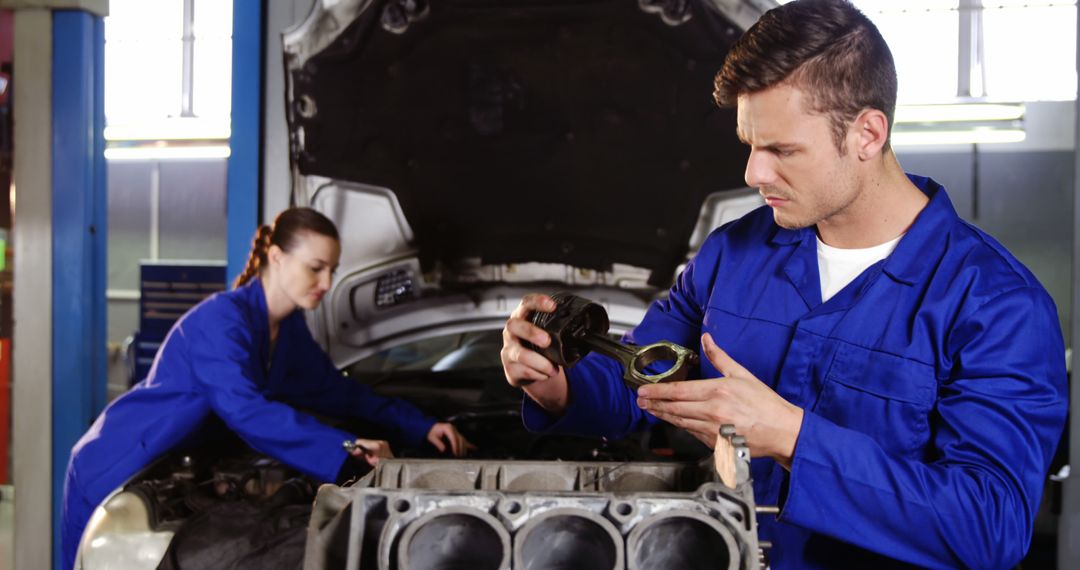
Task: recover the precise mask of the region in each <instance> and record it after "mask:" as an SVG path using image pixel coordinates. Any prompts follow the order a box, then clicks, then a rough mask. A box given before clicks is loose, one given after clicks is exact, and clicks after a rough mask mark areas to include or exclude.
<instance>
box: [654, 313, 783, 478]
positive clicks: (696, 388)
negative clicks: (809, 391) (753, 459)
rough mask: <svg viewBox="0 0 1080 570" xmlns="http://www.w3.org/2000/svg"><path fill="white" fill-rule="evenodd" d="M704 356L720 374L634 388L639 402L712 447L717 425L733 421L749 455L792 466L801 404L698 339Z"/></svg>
mask: <svg viewBox="0 0 1080 570" xmlns="http://www.w3.org/2000/svg"><path fill="white" fill-rule="evenodd" d="M701 344H702V347H703V348H704V349H705V356H706V357H707V358H708V359H709V362H712V364H713V366H715V367H716V369H717V370H719V371H720V373H721V374H723V377H722V378H713V379H711V380H693V381H689V382H669V383H666V384H653V385H649V386H642V387H641V388H638V406H640V407H641V409H643V410H647V411H649V412H650V413H652V414H653V415H655V416H656V417H658V418H660V419H662V420H664V421H666V422H668V423H670V424H672V425H674V426H677V427H680V428H683V429H685V430H686V431H688V432H690V433H691V434H693V435H694V437H696V438H698V439H700V440H701V441H703V442H705V444H706V445H708V446H709V447H715V445H716V438H717V437H718V434H719V432H720V426H721V425H722V424H734V425H735V431H736V433H738V434H739V435H742V436H744V437H745V438H746V442H747V444H748V445H749V446H750V453H751V455H755V456H767V457H772V458H773V459H775V460H776V461H777V462H779V463H780V464H781V465H783V466H784V467H786V468H788V469H790V468H791V458H792V456H793V455H794V453H795V442H796V441H798V439H799V429H800V428H801V426H802V417H803V411H802V408H799V407H798V406H795V405H793V404H791V403H789V402H788V401H787V400H784V399H783V398H781V397H780V395H779V394H777V393H776V392H774V391H772V389H770V388H769V387H768V386H766V385H765V384H763V383H762V382H761V381H760V380H758V379H757V378H755V377H754V375H753V374H751V373H750V372H748V371H747V370H746V369H745V368H743V367H742V365H740V364H739V363H738V362H735V361H734V360H732V358H731V357H730V356H728V355H727V353H726V352H724V351H723V350H721V349H720V347H718V346H716V343H715V342H713V339H712V337H711V336H710V335H709V334H707V333H706V334H705V335H704V336H702V337H701Z"/></svg>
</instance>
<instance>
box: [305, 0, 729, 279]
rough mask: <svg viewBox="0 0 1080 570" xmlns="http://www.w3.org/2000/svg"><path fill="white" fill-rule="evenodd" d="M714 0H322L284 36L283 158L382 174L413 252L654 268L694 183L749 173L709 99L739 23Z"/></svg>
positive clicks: (364, 180)
mask: <svg viewBox="0 0 1080 570" xmlns="http://www.w3.org/2000/svg"><path fill="white" fill-rule="evenodd" d="M725 4H729V3H724V2H720V1H719V0H715V1H710V0H685V1H678V2H666V3H651V2H647V1H642V2H633V1H628V0H579V1H552V0H547V1H542V2H541V1H514V2H505V1H490V0H444V1H438V0H436V1H432V2H430V3H429V2H426V1H423V0H409V1H381V0H372V1H366V2H364V1H334V2H331V1H326V0H323V1H319V2H316V3H315V7H314V9H313V11H312V13H311V14H310V15H309V17H308V19H307V20H306V21H305V22H304V23H302V24H301V25H300V26H298V27H297V28H296V29H294V30H291V31H289V32H287V33H286V34H285V37H284V46H285V48H284V49H285V65H286V76H287V116H288V122H289V129H290V135H291V158H292V161H293V169H294V173H295V174H296V176H297V177H298V178H303V177H308V176H319V177H323V178H327V179H331V180H336V181H346V182H350V183H358V184H363V185H367V186H372V187H378V188H384V189H388V190H390V191H391V192H392V193H393V195H394V197H395V198H396V200H397V203H398V205H399V208H400V212H401V214H402V215H403V216H404V218H405V220H406V221H407V223H408V225H409V226H410V227H411V229H412V232H413V235H412V236H411V238H412V240H413V243H414V245H415V247H416V249H417V250H418V251H419V259H420V261H421V265H422V267H423V268H424V270H428V269H430V268H432V267H434V266H435V265H436V264H438V263H453V262H455V261H457V260H460V259H462V258H479V259H481V260H482V261H483V262H484V263H490V264H499V263H515V262H524V261H532V262H548V263H560V264H566V265H571V266H575V267H583V268H592V269H597V270H608V269H610V268H611V267H612V265H613V264H615V263H622V264H627V265H631V266H634V267H639V268H645V269H647V270H649V271H650V272H651V276H650V281H651V282H653V283H655V284H664V283H667V282H668V281H670V278H671V276H672V274H673V272H674V270H675V268H676V267H677V266H678V264H679V263H681V262H682V261H684V260H685V257H686V253H687V247H688V238H689V237H690V234H691V231H692V230H693V228H694V224H695V222H696V221H697V217H698V212H699V210H700V208H701V205H702V203H703V201H704V199H705V197H706V196H708V195H709V194H711V193H714V192H717V191H721V190H725V189H731V188H738V187H742V186H743V182H742V173H743V164H744V163H745V158H746V150H745V149H744V148H743V147H742V145H740V143H739V142H738V140H737V138H736V135H735V116H734V112H733V111H732V110H730V109H719V108H717V106H716V104H715V103H714V102H713V98H712V91H713V86H712V85H713V78H714V75H715V73H716V72H717V70H719V68H720V66H721V65H722V62H723V59H724V56H725V55H726V53H727V50H728V48H729V46H730V44H731V42H732V41H734V39H735V38H737V37H738V35H739V34H740V33H741V29H740V27H738V26H737V25H736V24H734V23H732V21H731V20H730V19H729V16H730V14H731V12H730V9H729V15H725V14H724V13H722V11H723V10H722V9H721V6H723V5H725ZM642 5H645V6H646V7H648V8H649V9H648V10H646V9H643V8H642V7H641V6H642ZM410 6H412V7H413V8H414V10H413V11H412V12H409V7H410ZM665 10H666V11H665ZM346 223H348V224H350V225H351V224H359V223H362V221H361V220H356V221H352V220H350V221H347V222H346ZM345 231H346V233H347V232H348V231H349V229H348V228H345Z"/></svg>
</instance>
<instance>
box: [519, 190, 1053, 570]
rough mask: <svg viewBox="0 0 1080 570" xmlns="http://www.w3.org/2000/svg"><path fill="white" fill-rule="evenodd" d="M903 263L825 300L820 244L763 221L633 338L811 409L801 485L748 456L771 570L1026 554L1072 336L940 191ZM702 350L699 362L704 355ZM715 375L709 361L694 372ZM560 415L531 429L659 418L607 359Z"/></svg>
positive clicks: (621, 427)
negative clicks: (708, 350)
mask: <svg viewBox="0 0 1080 570" xmlns="http://www.w3.org/2000/svg"><path fill="white" fill-rule="evenodd" d="M910 178H911V180H912V181H913V182H914V183H915V184H916V185H917V186H918V187H919V188H920V189H922V190H923V192H924V193H926V194H927V195H928V197H929V199H930V201H929V204H928V205H927V206H926V207H925V209H924V210H923V211H922V212H921V213H920V215H919V216H918V218H917V219H916V221H915V223H914V224H913V225H912V226H911V228H910V229H909V230H908V232H907V234H906V235H905V236H904V237H903V238H902V239H901V240H900V242H899V244H898V245H897V247H896V249H895V251H894V252H893V253H892V254H891V255H890V256H889V257H887V258H886V259H884V260H882V261H880V262H878V263H876V264H874V265H872V266H871V267H869V268H868V269H867V270H866V271H864V272H863V273H862V274H861V275H860V276H859V277H857V278H856V279H855V280H854V281H853V282H852V283H850V284H849V285H848V286H847V287H845V288H844V289H843V290H841V291H840V292H839V293H837V295H836V296H834V297H833V298H831V299H829V300H828V301H827V302H825V303H822V301H821V292H820V283H819V277H818V261H817V254H816V240H815V231H814V229H813V228H806V229H802V230H787V229H783V228H780V227H779V226H777V225H776V224H775V222H774V220H773V216H772V212H771V211H770V209H769V208H767V207H765V208H761V209H759V210H756V211H754V212H752V213H750V214H749V215H747V216H745V217H744V218H742V219H740V220H737V221H735V222H733V223H731V224H728V225H726V226H724V227H722V228H720V229H719V230H717V231H715V232H714V233H713V234H712V235H711V236H710V237H709V238H708V239H707V240H706V242H705V243H704V245H703V246H702V248H701V250H700V252H699V253H698V254H697V255H696V256H695V257H694V259H693V260H692V261H691V262H690V263H689V264H688V265H687V267H686V269H685V271H683V273H682V274H681V275H680V276H679V278H678V279H677V280H676V283H675V285H674V286H673V287H672V289H671V291H670V295H669V297H668V298H667V299H666V300H663V301H658V302H656V303H654V304H653V305H652V306H651V307H650V308H649V310H648V312H647V314H646V316H645V318H644V320H643V321H642V322H641V324H640V325H639V326H638V327H636V328H635V329H634V330H633V331H631V332H630V333H629V334H628V335H627V339H628V340H629V341H631V342H633V343H636V344H641V345H644V344H648V343H652V342H656V341H659V340H670V341H673V342H675V343H678V344H682V345H684V346H698V347H700V336H701V334H702V333H704V332H708V333H710V334H711V335H712V336H713V338H714V339H715V340H716V343H717V345H718V346H720V347H721V348H723V349H724V350H725V351H726V352H727V353H728V354H730V355H731V357H732V358H734V359H735V361H737V362H739V363H740V364H742V365H743V366H744V367H745V368H746V369H747V370H749V371H750V372H751V373H753V374H754V375H755V376H756V377H757V378H759V379H760V380H761V381H762V382H764V383H765V384H767V385H768V386H769V387H771V388H772V389H773V390H775V391H776V392H777V393H779V395H780V396H782V397H784V398H785V399H786V400H788V401H789V402H791V403H793V404H795V405H797V406H800V407H801V408H803V409H804V411H805V412H804V416H803V422H802V427H801V431H800V433H799V439H798V442H797V444H796V448H795V454H794V458H793V462H792V466H791V471H790V473H789V472H788V471H786V470H785V469H784V468H782V467H781V466H780V465H779V464H777V463H776V462H775V461H773V460H772V459H769V458H755V459H753V460H752V464H751V473H752V477H753V486H754V495H755V498H756V501H757V502H758V503H759V504H767V505H775V504H779V505H781V508H782V510H781V512H780V515H779V517H778V518H773V517H769V516H762V517H761V520H760V522H761V525H760V528H759V536H760V538H761V539H762V540H768V541H771V542H772V544H773V547H772V551H771V560H772V565H773V568H776V569H786V568H852V567H853V568H887V567H897V566H905V565H907V564H915V565H919V566H924V567H932V568H945V567H957V566H970V567H973V568H1009V567H1012V566H1013V565H1015V564H1016V563H1017V562H1018V561H1019V560H1020V559H1021V558H1022V557H1023V555H1024V553H1025V552H1026V550H1027V548H1028V545H1029V544H1030V541H1031V533H1032V521H1033V519H1034V517H1035V512H1036V510H1037V507H1038V505H1039V502H1040V499H1041V493H1042V488H1043V481H1044V478H1045V477H1046V472H1047V469H1048V467H1049V462H1050V460H1051V458H1052V456H1053V454H1054V451H1055V448H1056V445H1057V442H1058V439H1059V437H1060V436H1061V433H1062V429H1063V426H1064V422H1065V413H1066V407H1067V403H1066V402H1067V388H1066V373H1065V355H1064V342H1063V340H1062V336H1061V329H1060V325H1059V323H1058V317H1057V312H1056V309H1055V307H1054V303H1053V301H1052V300H1051V299H1050V297H1049V295H1048V294H1047V293H1046V291H1045V290H1044V289H1043V287H1042V286H1041V285H1040V284H1039V283H1038V281H1037V280H1036V279H1035V277H1034V276H1033V275H1032V274H1031V273H1030V272H1029V271H1028V270H1027V269H1026V268H1025V267H1024V266H1022V265H1021V264H1020V263H1019V262H1018V261H1017V260H1016V259H1015V258H1013V256H1012V255H1010V254H1009V252H1007V251H1006V250H1005V248H1004V247H1002V246H1001V245H1000V244H999V243H997V242H996V241H994V240H993V239H992V238H991V237H989V236H987V235H986V234H984V233H983V232H981V231H980V230H978V229H977V228H975V227H974V226H972V225H970V224H968V223H966V222H964V221H963V220H961V219H960V218H959V217H958V216H957V214H956V211H955V210H954V209H953V207H952V204H951V203H950V201H949V199H948V197H947V196H946V193H945V190H944V189H943V188H942V187H941V186H939V185H938V184H937V183H935V182H934V181H932V180H930V179H927V178H922V177H916V176H911V177H910ZM699 350H700V349H699ZM719 376H720V374H719V373H718V372H717V371H716V369H715V368H714V367H713V366H712V365H711V363H709V362H708V361H707V360H703V362H702V363H701V370H700V376H699V377H700V378H716V377H719ZM567 377H568V381H569V386H570V401H569V405H568V407H567V409H566V411H565V414H564V415H563V416H561V417H559V418H552V417H550V416H548V415H547V414H546V413H545V412H544V411H543V409H542V408H540V407H539V406H537V405H536V404H535V403H534V402H533V401H531V400H530V399H528V398H525V403H524V407H523V415H524V419H525V423H526V426H527V427H529V428H530V429H533V430H548V431H557V432H569V433H578V434H591V435H601V436H606V437H610V438H619V437H623V436H625V435H626V434H628V433H629V432H631V431H634V430H638V429H641V428H643V427H645V426H646V425H648V424H651V423H653V422H656V421H658V420H657V419H656V418H655V417H653V416H651V415H650V414H648V413H646V412H643V411H642V410H641V409H640V408H638V406H637V405H636V397H635V395H634V393H633V392H632V391H631V390H630V389H628V388H627V387H626V386H624V385H623V383H622V382H621V377H622V372H621V370H620V369H619V368H618V365H617V364H616V363H615V362H614V361H613V360H611V359H608V358H606V357H604V356H600V355H597V354H590V355H589V356H588V357H586V358H585V359H583V360H582V361H581V362H580V363H578V364H577V365H576V366H575V367H573V368H572V369H570V370H568V371H567Z"/></svg>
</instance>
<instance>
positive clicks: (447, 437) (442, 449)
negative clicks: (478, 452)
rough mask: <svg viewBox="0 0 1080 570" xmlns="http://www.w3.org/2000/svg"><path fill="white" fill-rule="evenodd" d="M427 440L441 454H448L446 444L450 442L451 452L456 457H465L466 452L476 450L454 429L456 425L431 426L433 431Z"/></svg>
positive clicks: (441, 424) (438, 424) (440, 423)
mask: <svg viewBox="0 0 1080 570" xmlns="http://www.w3.org/2000/svg"><path fill="white" fill-rule="evenodd" d="M427 440H428V441H430V442H431V445H434V446H435V448H436V449H438V450H439V453H446V443H447V442H449V443H450V451H451V452H452V453H453V454H454V457H461V456H463V455H465V452H466V451H469V450H472V449H476V446H475V445H473V444H471V443H469V440H467V439H465V436H463V435H461V432H459V431H458V430H457V428H456V427H454V424H451V423H448V422H439V423H437V424H435V425H433V426H431V430H430V431H428V434H427Z"/></svg>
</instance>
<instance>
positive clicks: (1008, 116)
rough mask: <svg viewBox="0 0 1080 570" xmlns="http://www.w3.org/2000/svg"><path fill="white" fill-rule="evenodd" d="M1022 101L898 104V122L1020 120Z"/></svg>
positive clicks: (1022, 112)
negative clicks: (1014, 102)
mask: <svg viewBox="0 0 1080 570" xmlns="http://www.w3.org/2000/svg"><path fill="white" fill-rule="evenodd" d="M1023 118H1024V105H1023V104H1020V103H1016V104H1007V103H960V104H955V105H897V107H896V124H897V125H903V124H913V123H961V122H987V121H1018V120H1020V119H1023Z"/></svg>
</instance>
